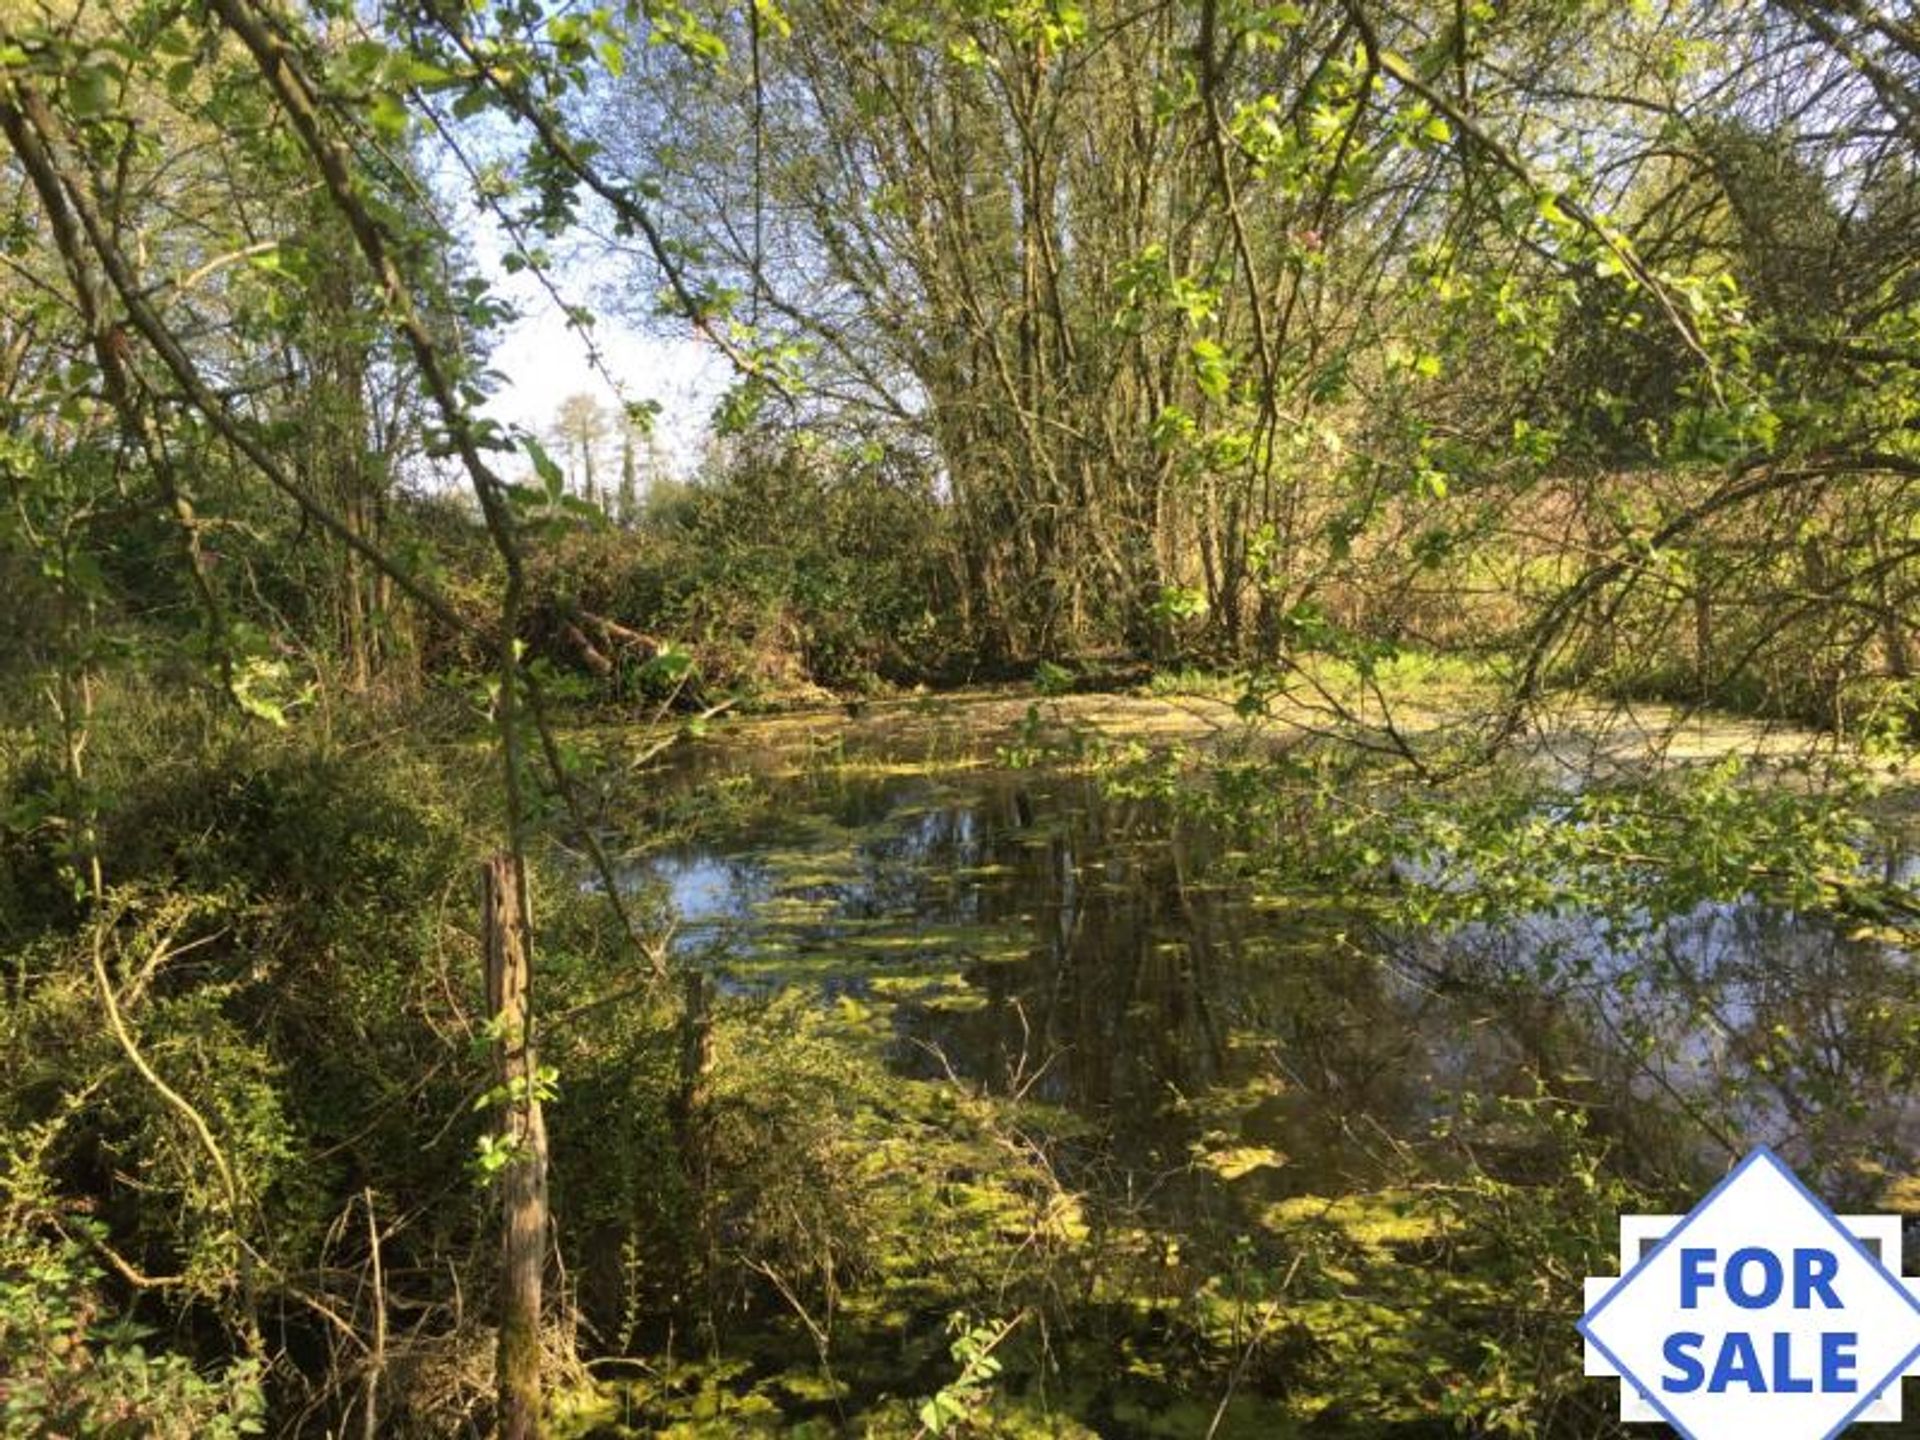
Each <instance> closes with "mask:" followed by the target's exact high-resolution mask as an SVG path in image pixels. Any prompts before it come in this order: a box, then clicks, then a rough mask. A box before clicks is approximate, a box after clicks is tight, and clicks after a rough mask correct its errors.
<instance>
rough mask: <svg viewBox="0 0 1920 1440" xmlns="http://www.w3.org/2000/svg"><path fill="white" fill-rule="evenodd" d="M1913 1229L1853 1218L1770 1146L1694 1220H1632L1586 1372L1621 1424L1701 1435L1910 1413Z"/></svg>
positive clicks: (1915, 1300) (1586, 1320)
mask: <svg viewBox="0 0 1920 1440" xmlns="http://www.w3.org/2000/svg"><path fill="white" fill-rule="evenodd" d="M1900 1249H1901V1246H1900V1219H1899V1217H1898V1216H1894V1215H1850V1216H1844V1217H1843V1216H1838V1215H1835V1214H1834V1213H1833V1211H1831V1210H1829V1209H1828V1208H1827V1206H1826V1205H1825V1204H1824V1203H1822V1201H1821V1200H1820V1198H1819V1197H1818V1196H1816V1195H1815V1194H1814V1193H1813V1192H1812V1191H1810V1190H1808V1189H1807V1188H1806V1186H1804V1185H1802V1184H1801V1183H1800V1180H1799V1178H1798V1177H1797V1176H1796V1175H1795V1174H1794V1173H1793V1171H1791V1170H1790V1169H1788V1168H1787V1166H1786V1165H1785V1164H1784V1163H1783V1162H1782V1161H1781V1160H1780V1158H1779V1157H1778V1156H1777V1155H1775V1154H1774V1153H1773V1152H1772V1151H1771V1150H1768V1149H1766V1148H1765V1147H1762V1148H1760V1149H1758V1150H1755V1151H1754V1152H1753V1153H1752V1154H1751V1155H1749V1156H1747V1158H1746V1159H1745V1160H1743V1161H1741V1162H1740V1164H1739V1166H1738V1167H1736V1168H1735V1169H1734V1171H1733V1172H1732V1173H1731V1174H1730V1175H1728V1176H1727V1178H1726V1179H1724V1180H1722V1181H1721V1182H1720V1183H1719V1184H1718V1185H1717V1186H1715V1187H1714V1189H1713V1191H1712V1193H1710V1194H1709V1195H1708V1196H1707V1198H1706V1199H1704V1200H1702V1201H1701V1202H1700V1203H1699V1204H1698V1205H1696V1206H1695V1207H1694V1208H1693V1210H1692V1212H1691V1213H1690V1214H1688V1215H1685V1216H1683V1217H1675V1216H1669V1215H1629V1216H1626V1217H1624V1218H1623V1219H1622V1221H1621V1225H1620V1268H1621V1273H1620V1274H1619V1275H1618V1276H1612V1275H1607V1276H1597V1277H1594V1278H1590V1279H1589V1280H1588V1281H1587V1296H1586V1299H1587V1313H1586V1314H1585V1315H1583V1316H1582V1317H1581V1318H1580V1333H1581V1334H1582V1335H1584V1336H1585V1337H1586V1340H1587V1373H1588V1374H1589V1375H1617V1376H1619V1377H1620V1418H1621V1419H1622V1420H1626V1421H1636V1420H1644V1421H1656V1422H1657V1421H1665V1422H1666V1423H1667V1424H1669V1425H1671V1426H1673V1428H1674V1429H1675V1430H1677V1431H1679V1432H1680V1434H1681V1435H1683V1436H1685V1437H1687V1440H1753V1437H1757V1436H1766V1437H1767V1440H1827V1437H1830V1436H1833V1435H1837V1434H1839V1433H1840V1432H1841V1431H1842V1430H1844V1429H1846V1428H1847V1427H1848V1426H1849V1425H1853V1424H1856V1423H1872V1422H1875V1421H1897V1420H1898V1419H1899V1418H1900V1381H1901V1378H1902V1377H1903V1376H1905V1375H1906V1374H1907V1373H1908V1372H1909V1371H1910V1370H1913V1369H1915V1368H1916V1367H1917V1366H1920V1282H1916V1281H1913V1280H1909V1279H1906V1278H1903V1276H1902V1275H1901V1273H1900Z"/></svg>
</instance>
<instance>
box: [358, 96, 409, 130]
mask: <svg viewBox="0 0 1920 1440" xmlns="http://www.w3.org/2000/svg"><path fill="white" fill-rule="evenodd" d="M367 118H368V119H369V120H370V121H372V123H373V129H374V133H375V134H376V135H378V136H379V137H380V138H381V139H382V140H404V139H405V138H406V135H407V120H408V115H407V107H406V104H405V102H403V101H402V100H401V99H400V97H399V96H398V95H394V94H392V93H390V92H388V91H384V90H383V91H382V92H381V93H380V94H378V95H376V96H374V97H373V105H372V106H371V107H370V108H369V110H368V111H367Z"/></svg>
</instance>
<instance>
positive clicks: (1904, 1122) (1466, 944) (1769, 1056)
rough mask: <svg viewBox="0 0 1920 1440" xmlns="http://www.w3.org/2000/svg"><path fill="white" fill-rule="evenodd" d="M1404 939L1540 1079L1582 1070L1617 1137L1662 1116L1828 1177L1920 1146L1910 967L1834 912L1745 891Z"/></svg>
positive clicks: (1712, 1143)
mask: <svg viewBox="0 0 1920 1440" xmlns="http://www.w3.org/2000/svg"><path fill="white" fill-rule="evenodd" d="M1391 944H1392V946H1393V948H1394V949H1395V950H1396V952H1397V953H1399V954H1400V955H1401V956H1402V957H1403V959H1404V960H1405V961H1406V963H1408V964H1409V965H1410V966H1411V967H1412V968H1415V969H1417V970H1418V971H1419V972H1420V973H1422V974H1423V975H1425V976H1427V977H1428V978H1429V979H1430V980H1431V981H1432V982H1433V983H1436V984H1444V985H1447V986H1449V987H1451V988H1454V989H1456V990H1458V991H1460V992H1461V993H1472V994H1477V995H1479V996H1482V997H1484V998H1485V999H1486V1000H1487V1001H1488V1003H1489V1008H1490V1010H1491V1012H1492V1013H1494V1014H1496V1015H1498V1017H1499V1019H1500V1021H1501V1023H1502V1024H1503V1025H1504V1026H1506V1027H1507V1028H1508V1029H1509V1031H1510V1032H1511V1033H1512V1034H1513V1035H1514V1037H1515V1040H1516V1043H1517V1044H1518V1045H1520V1046H1521V1048H1522V1049H1523V1050H1525V1051H1527V1052H1528V1053H1529V1054H1530V1056H1531V1059H1532V1063H1533V1064H1534V1065H1535V1067H1536V1068H1537V1069H1538V1071H1539V1073H1541V1074H1542V1075H1543V1076H1549V1077H1551V1076H1566V1075H1578V1076H1580V1077H1581V1078H1582V1082H1583V1084H1582V1088H1583V1089H1584V1090H1585V1091H1586V1092H1587V1095H1588V1097H1589V1098H1590V1099H1591V1101H1592V1102H1593V1103H1594V1104H1596V1105H1597V1106H1599V1107H1601V1108H1600V1109H1599V1110H1597V1111H1596V1114H1597V1115H1599V1116H1600V1117H1601V1118H1602V1119H1603V1120H1604V1121H1606V1122H1607V1126H1608V1128H1610V1129H1611V1130H1613V1131H1614V1132H1615V1133H1616V1134H1619V1135H1621V1136H1624V1137H1628V1138H1633V1139H1635V1140H1637V1141H1638V1142H1640V1143H1645V1142H1647V1141H1648V1140H1649V1139H1650V1138H1652V1132H1655V1131H1659V1130H1661V1129H1663V1128H1664V1129H1665V1130H1666V1132H1667V1133H1665V1134H1664V1135H1663V1136H1660V1137H1659V1138H1660V1139H1661V1140H1663V1141H1664V1142H1665V1143H1666V1144H1667V1145H1668V1146H1671V1145H1672V1144H1674V1143H1675V1142H1679V1143H1680V1144H1681V1145H1682V1146H1683V1147H1685V1148H1691V1149H1696V1150H1698V1151H1702V1152H1706V1151H1712V1150H1715V1149H1717V1150H1719V1151H1720V1152H1722V1154H1723V1155H1724V1153H1726V1152H1742V1151H1744V1150H1746V1149H1748V1148H1750V1147H1751V1146H1752V1145H1754V1144H1756V1143H1759V1142H1765V1143H1767V1144H1770V1145H1772V1146H1774V1147H1775V1148H1776V1149H1778V1150H1780V1151H1781V1152H1782V1153H1783V1154H1785V1155H1787V1156H1788V1157H1789V1158H1790V1159H1791V1160H1792V1161H1793V1162H1794V1163H1795V1164H1797V1165H1799V1166H1801V1167H1803V1168H1804V1169H1806V1170H1807V1171H1808V1172H1809V1173H1810V1174H1817V1175H1820V1176H1822V1177H1825V1179H1826V1183H1828V1184H1829V1185H1830V1186H1832V1185H1842V1186H1844V1185H1845V1184H1846V1183H1847V1177H1848V1176H1851V1177H1852V1180H1853V1183H1854V1184H1855V1185H1856V1187H1857V1186H1859V1185H1860V1184H1863V1183H1864V1182H1863V1181H1862V1180H1861V1179H1860V1176H1861V1173H1862V1172H1861V1166H1862V1165H1863V1164H1864V1165H1868V1166H1876V1167H1877V1166H1884V1167H1886V1168H1889V1169H1895V1170H1901V1169H1906V1168H1908V1167H1910V1166H1911V1163H1912V1160H1913V1157H1914V1155H1915V1154H1916V1153H1917V1152H1920V1126H1916V1117H1915V1115H1914V1113H1913V1110H1914V1107H1913V1105H1912V1102H1911V1099H1910V1096H1909V1093H1908V1092H1909V1090H1910V1085H1911V1079H1912V1075H1913V1071H1914V1064H1915V1059H1916V1036H1920V988H1917V984H1916V977H1915V975H1914V972H1913V969H1912V967H1911V965H1909V964H1908V963H1907V962H1906V960H1905V958H1904V957H1903V956H1902V954H1901V953H1900V952H1899V951H1898V950H1897V949H1896V948H1894V947H1892V946H1889V945H1885V944H1881V943H1878V942H1876V941H1873V940H1871V939H1864V938H1859V939H1857V938H1851V937H1850V936H1849V935H1848V934H1847V933H1845V930H1844V929H1843V928H1842V927H1841V926H1840V925H1837V924H1836V923H1835V922H1833V921H1832V920H1830V919H1827V918H1816V917H1808V916H1803V915H1800V914H1797V913H1795V912H1793V911H1790V910H1787V909H1784V908H1781V907H1777V906H1769V905H1763V904H1759V903H1757V902H1751V901H1747V902H1740V903H1734V904H1722V903H1714V904H1703V905H1700V906H1698V907H1696V908H1695V909H1693V910H1691V911H1689V912H1687V913H1685V914H1683V915H1680V916H1676V917H1673V918H1670V919H1667V920H1664V921H1660V922H1650V921H1648V920H1647V918H1646V917H1644V916H1632V917H1627V918H1626V919H1624V920H1620V921H1615V922H1611V923H1610V922H1608V921H1605V920H1603V919H1601V918H1598V917H1595V916H1593V915H1590V914H1579V913H1575V914H1570V915H1569V914H1562V915H1551V916H1545V915H1529V916H1523V917H1520V918H1518V919H1516V920H1513V921H1510V922H1507V923H1505V924H1502V925H1488V924H1476V925H1470V926H1464V927H1461V928H1460V929H1459V930H1457V931H1455V932H1454V933H1452V934H1450V935H1447V936H1444V937H1430V936H1429V937H1396V938H1395V939H1394V940H1393V941H1392V942H1391ZM1632 1111H1638V1112H1641V1113H1640V1117H1639V1123H1637V1124H1636V1123H1634V1122H1633V1121H1632V1120H1631V1119H1630V1118H1629V1116H1628V1113H1627V1112H1632ZM1648 1112H1651V1114H1650V1115H1649V1113H1648ZM1676 1123H1678V1124H1680V1125H1681V1126H1682V1127H1683V1129H1684V1130H1686V1131H1689V1132H1690V1133H1687V1134H1685V1135H1684V1136H1683V1135H1681V1134H1676V1133H1674V1132H1673V1130H1672V1127H1673V1126H1674V1125H1675V1124H1676ZM1836 1193H1838V1192H1836ZM1862 1193H1863V1194H1864V1193H1868V1192H1862Z"/></svg>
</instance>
